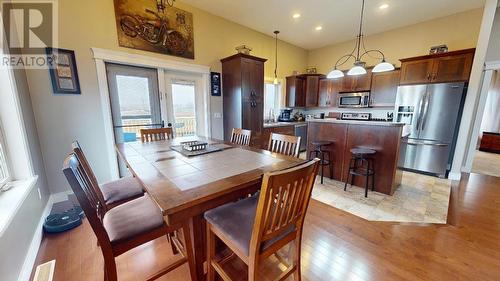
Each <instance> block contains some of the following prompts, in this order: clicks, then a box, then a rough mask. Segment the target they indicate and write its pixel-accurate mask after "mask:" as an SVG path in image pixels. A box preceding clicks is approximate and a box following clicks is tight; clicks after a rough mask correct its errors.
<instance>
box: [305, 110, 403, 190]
mask: <svg viewBox="0 0 500 281" xmlns="http://www.w3.org/2000/svg"><path fill="white" fill-rule="evenodd" d="M403 127H404V124H403V123H393V122H377V121H350V120H337V119H317V120H311V121H309V122H308V130H307V139H308V141H307V155H309V152H310V151H312V150H314V146H313V145H312V142H313V141H332V142H334V145H332V146H331V147H330V148H329V150H330V151H331V156H332V160H333V179H335V180H338V181H342V182H345V180H346V179H347V172H348V169H349V161H350V159H351V152H350V150H351V149H352V148H354V147H365V148H370V149H373V150H375V151H377V153H376V154H375V155H374V156H373V158H374V166H375V191H377V192H380V193H384V194H388V195H392V194H393V193H394V191H395V190H396V188H397V187H398V186H399V185H400V184H401V178H402V171H401V170H399V169H398V167H397V163H398V158H399V155H400V151H399V150H400V147H401V140H402V138H403V137H404V136H403ZM403 155H404V154H403ZM324 172H325V176H327V177H330V174H329V169H327V168H326V167H325V169H324ZM364 184H365V177H362V176H357V177H355V179H354V185H356V186H364Z"/></svg>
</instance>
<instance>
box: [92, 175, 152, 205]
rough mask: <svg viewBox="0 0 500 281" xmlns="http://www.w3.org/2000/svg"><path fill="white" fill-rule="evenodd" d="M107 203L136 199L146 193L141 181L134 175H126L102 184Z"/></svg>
mask: <svg viewBox="0 0 500 281" xmlns="http://www.w3.org/2000/svg"><path fill="white" fill-rule="evenodd" d="M100 188H101V191H102V196H103V197H104V201H106V204H113V203H116V202H120V201H124V200H129V199H134V198H137V197H140V196H142V195H143V194H144V190H143V189H142V185H141V183H140V182H139V181H138V180H137V179H136V178H134V177H124V178H120V179H118V180H115V181H111V182H108V183H105V184H101V186H100Z"/></svg>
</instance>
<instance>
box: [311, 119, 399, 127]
mask: <svg viewBox="0 0 500 281" xmlns="http://www.w3.org/2000/svg"><path fill="white" fill-rule="evenodd" d="M308 122H320V123H338V124H351V125H372V126H386V127H402V126H404V125H405V124H404V123H398V122H384V121H360V120H340V119H333V118H325V119H313V120H309V121H308Z"/></svg>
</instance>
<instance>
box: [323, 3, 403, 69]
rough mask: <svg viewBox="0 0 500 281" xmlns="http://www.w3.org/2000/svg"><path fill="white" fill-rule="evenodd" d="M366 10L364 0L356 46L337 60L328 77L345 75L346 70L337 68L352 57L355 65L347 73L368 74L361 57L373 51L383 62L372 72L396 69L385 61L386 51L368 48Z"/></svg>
mask: <svg viewBox="0 0 500 281" xmlns="http://www.w3.org/2000/svg"><path fill="white" fill-rule="evenodd" d="M364 12H365V0H363V2H362V5H361V17H360V21H359V33H358V36H356V45H355V46H354V49H353V50H352V52H351V53H349V54H346V55H344V56H342V57H340V58H339V59H338V60H337V62H336V63H335V66H334V68H333V70H332V71H330V73H328V75H327V78H340V77H343V76H344V72H342V71H340V70H339V69H337V67H339V66H341V65H343V64H344V63H346V62H347V61H349V59H351V58H353V59H354V63H353V67H351V69H349V71H348V72H347V75H363V74H366V68H365V65H366V63H365V62H364V61H362V60H361V59H362V58H363V56H365V55H368V56H370V54H371V53H378V54H379V55H381V56H382V60H381V62H380V63H378V64H377V65H376V66H375V67H374V68H373V69H372V72H385V71H391V70H394V65H392V64H391V63H388V62H386V61H385V56H384V53H382V51H380V50H377V49H372V50H366V48H365V41H364V39H363V33H362V31H363V16H364ZM361 48H363V49H361ZM361 51H363V53H361Z"/></svg>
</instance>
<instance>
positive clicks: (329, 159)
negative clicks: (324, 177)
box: [328, 151, 333, 180]
mask: <svg viewBox="0 0 500 281" xmlns="http://www.w3.org/2000/svg"><path fill="white" fill-rule="evenodd" d="M328 166H329V168H330V179H332V180H333V161H332V152H331V151H329V152H328Z"/></svg>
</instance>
